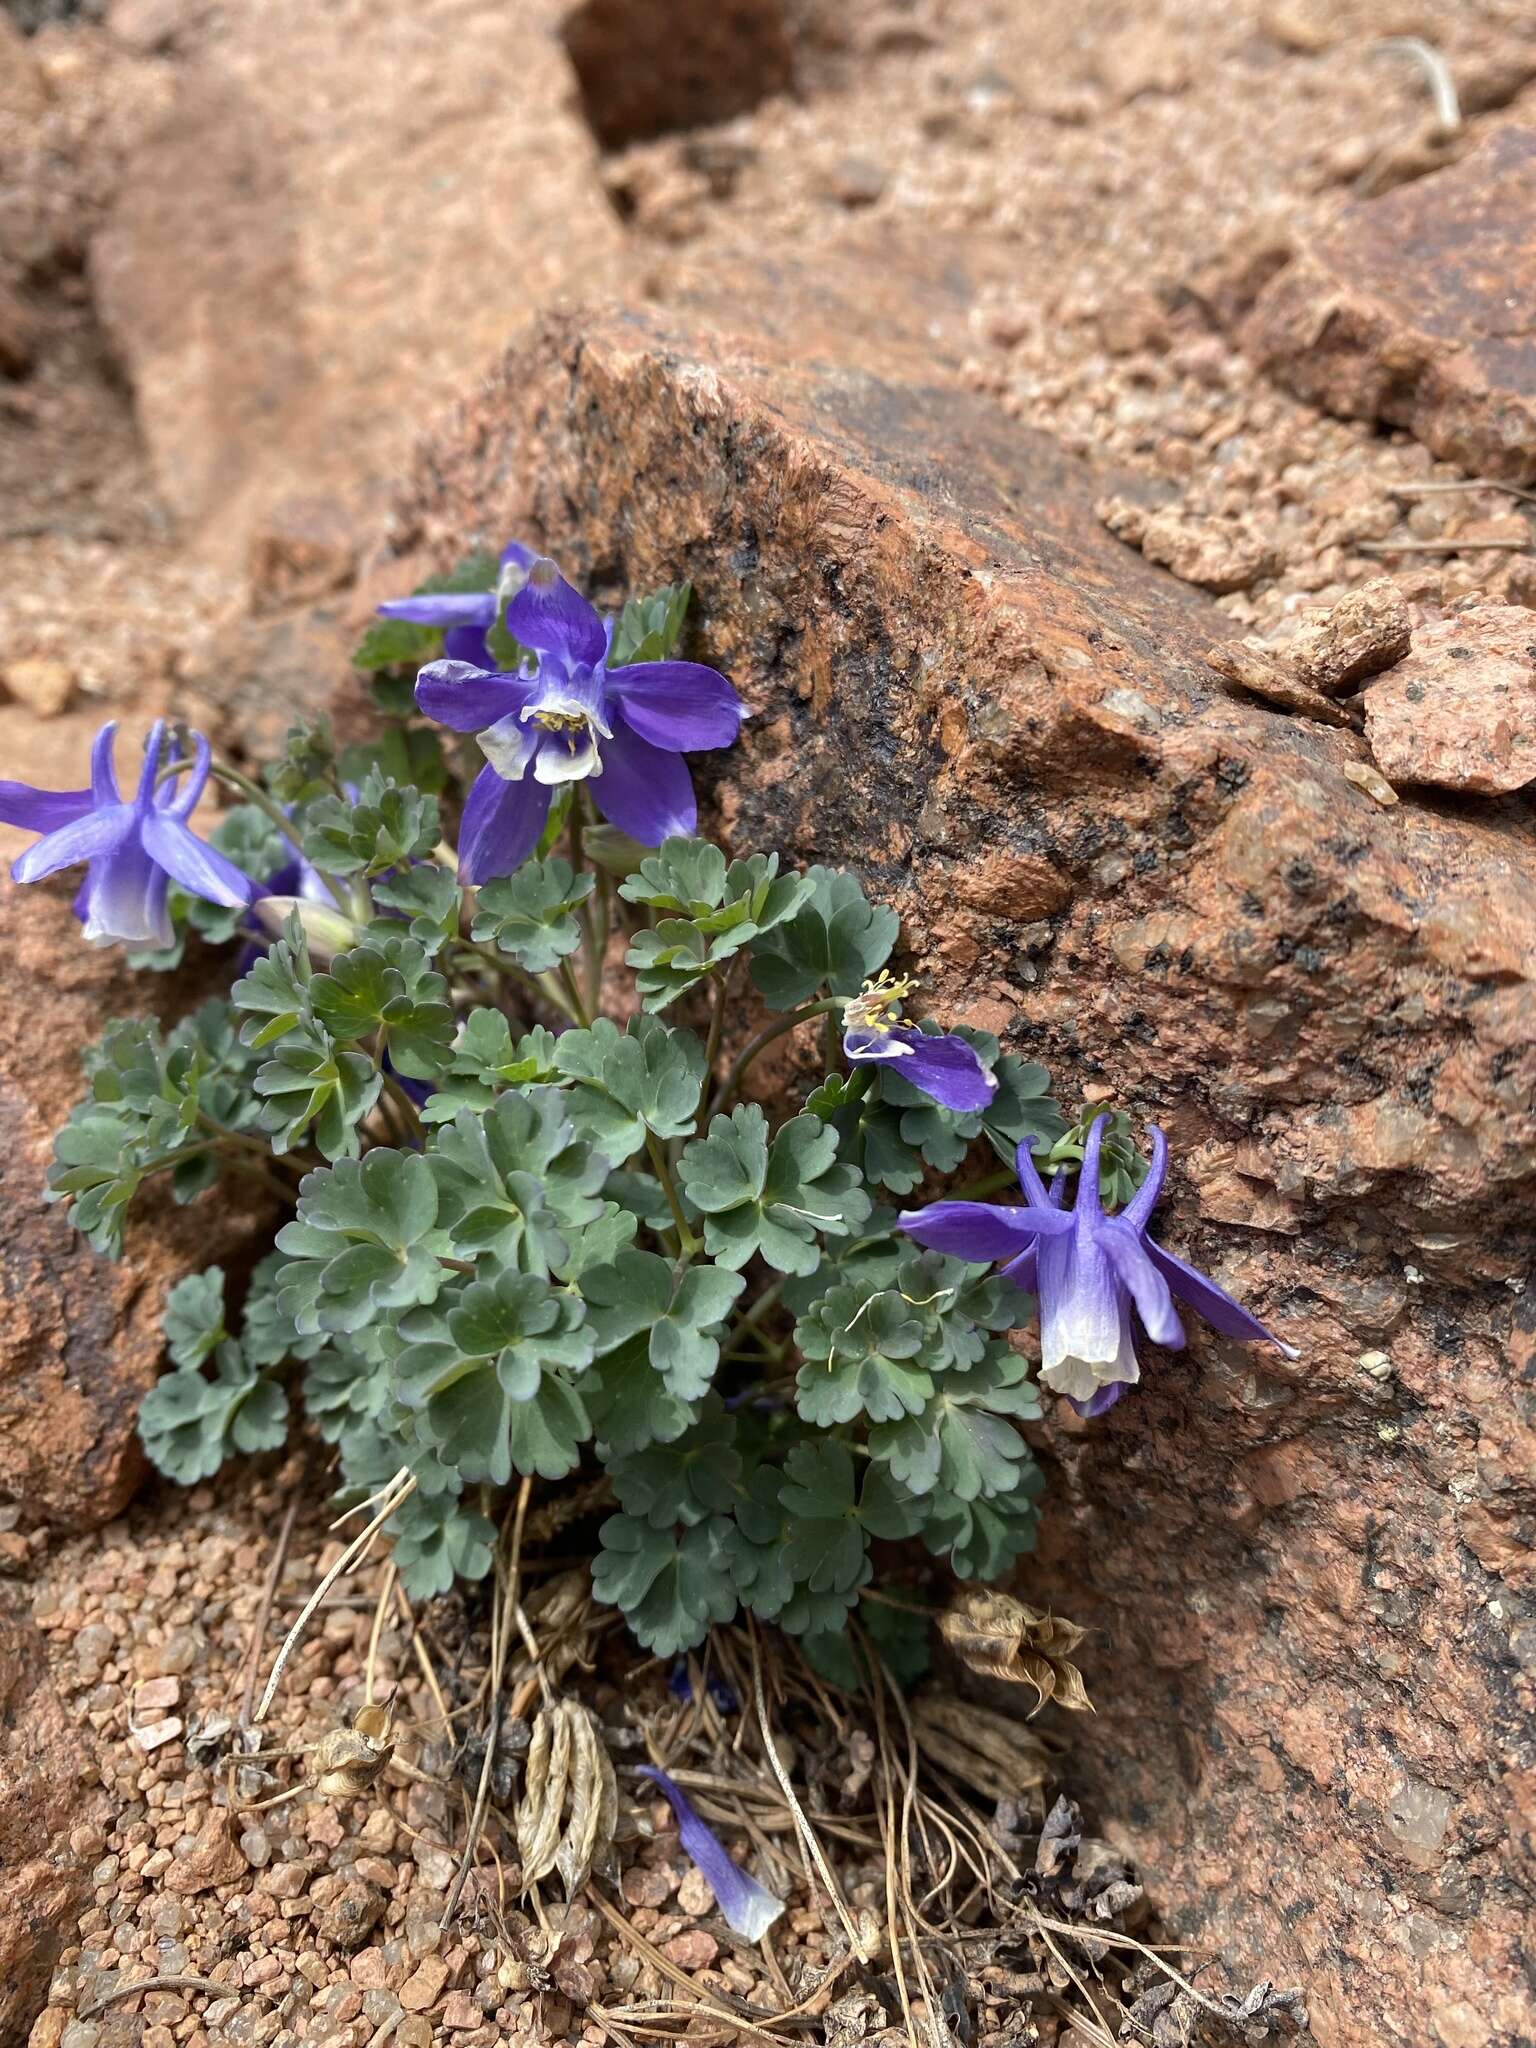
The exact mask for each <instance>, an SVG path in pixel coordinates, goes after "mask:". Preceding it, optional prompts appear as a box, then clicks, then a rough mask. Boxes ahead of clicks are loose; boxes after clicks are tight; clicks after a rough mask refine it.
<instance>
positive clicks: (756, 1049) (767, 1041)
mask: <svg viewBox="0 0 1536 2048" xmlns="http://www.w3.org/2000/svg"><path fill="white" fill-rule="evenodd" d="M842 1007H843V1003H842V998H841V997H840V996H826V997H823V999H822V1000H821V1001H820V1002H816V1003H805V1004H803V1005H802V1006H801V1008H800V1009H798V1010H791V1011H790V1013H789V1015H788V1016H787V1017H780V1018H779V1019H778V1021H777V1022H776V1023H773V1024H769V1025H765V1026H764V1028H763V1029H762V1030H761V1031H759V1032H758V1034H757V1036H756V1037H755V1038H752V1039H749V1040H748V1041H747V1043H746V1045H744V1046H743V1047H742V1050H741V1052H740V1053H739V1054H738V1056H737V1059H736V1064H735V1065H734V1066H733V1067H732V1068H731V1071H730V1073H729V1074H727V1075H726V1077H725V1080H724V1081H723V1082H722V1083H721V1085H720V1087H719V1088H718V1089H717V1090H716V1091H715V1099H714V1101H713V1102H712V1103H711V1104H710V1105H709V1113H710V1115H711V1116H718V1115H719V1113H720V1111H721V1110H722V1109H724V1107H725V1105H726V1104H727V1103H728V1102H730V1101H731V1099H732V1098H733V1097H734V1096H735V1094H736V1091H737V1090H738V1089H739V1088H740V1086H741V1082H742V1076H743V1075H744V1074H745V1073H746V1071H747V1069H748V1067H750V1066H751V1064H752V1062H753V1061H754V1060H755V1059H756V1058H757V1056H758V1054H759V1053H760V1052H762V1051H763V1049H764V1048H765V1047H766V1046H770V1045H772V1043H773V1041H774V1040H775V1039H776V1038H782V1037H783V1036H784V1034H785V1033H786V1032H787V1031H793V1030H794V1029H795V1027H796V1026H797V1025H799V1024H804V1023H805V1022H806V1020H807V1019H808V1018H810V1017H826V1016H830V1015H831V1014H832V1013H833V1012H834V1011H836V1010H840V1009H841V1008H842Z"/></svg>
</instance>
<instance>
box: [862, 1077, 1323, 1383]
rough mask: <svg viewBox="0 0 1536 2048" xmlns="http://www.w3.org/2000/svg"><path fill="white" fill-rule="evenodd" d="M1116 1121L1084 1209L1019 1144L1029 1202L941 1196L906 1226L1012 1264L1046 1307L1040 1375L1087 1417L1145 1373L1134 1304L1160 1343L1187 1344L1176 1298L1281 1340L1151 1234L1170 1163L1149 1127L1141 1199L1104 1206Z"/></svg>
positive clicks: (1094, 1150)
mask: <svg viewBox="0 0 1536 2048" xmlns="http://www.w3.org/2000/svg"><path fill="white" fill-rule="evenodd" d="M1107 1121H1108V1119H1107V1118H1105V1117H1098V1118H1096V1119H1095V1121H1094V1124H1093V1128H1092V1129H1091V1130H1090V1131H1089V1133H1088V1140H1087V1143H1086V1144H1085V1145H1084V1147H1083V1164H1082V1169H1081V1171H1080V1173H1079V1175H1078V1181H1077V1200H1076V1203H1075V1205H1074V1207H1073V1208H1072V1209H1070V1210H1065V1209H1063V1208H1062V1207H1061V1206H1060V1198H1061V1190H1062V1181H1063V1178H1064V1177H1060V1176H1059V1177H1058V1179H1057V1181H1056V1183H1055V1185H1054V1186H1053V1187H1052V1189H1051V1191H1050V1192H1049V1193H1047V1192H1046V1188H1045V1185H1044V1183H1043V1182H1042V1180H1041V1178H1040V1175H1039V1172H1038V1170H1037V1169H1036V1166H1035V1162H1034V1159H1033V1158H1032V1157H1031V1154H1030V1149H1029V1145H1028V1142H1027V1141H1026V1142H1025V1143H1024V1144H1022V1145H1020V1147H1019V1151H1018V1168H1019V1181H1020V1185H1021V1186H1022V1187H1023V1190H1024V1195H1025V1200H1026V1203H1027V1205H1028V1206H1027V1207H1025V1208H1022V1209H1015V1208H1003V1207H998V1206H997V1205H995V1204H993V1203H991V1202H933V1203H930V1204H929V1206H928V1207H927V1208H926V1209H918V1210H914V1211H911V1212H909V1213H908V1214H906V1215H904V1216H902V1217H901V1219H900V1228H901V1229H902V1230H904V1231H906V1232H907V1234H908V1236H910V1237H915V1238H916V1239H917V1241H918V1243H919V1244H922V1245H927V1246H928V1247H929V1248H930V1249H931V1250H933V1251H939V1252H949V1253H951V1254H952V1255H953V1256H954V1257H956V1258H961V1259H970V1260H972V1261H973V1262H974V1263H975V1264H977V1265H987V1264H990V1263H991V1262H992V1261H993V1260H1003V1261H1006V1263H1005V1264H1004V1266H1003V1271H1004V1272H1005V1273H1006V1274H1007V1275H1008V1277H1009V1278H1010V1279H1011V1280H1013V1281H1014V1282H1015V1284H1016V1285H1017V1286H1019V1287H1022V1288H1026V1289H1028V1290H1029V1291H1030V1292H1032V1293H1033V1294H1035V1295H1036V1296H1037V1297H1038V1299H1039V1302H1040V1352H1041V1367H1040V1377H1041V1379H1042V1380H1043V1381H1044V1382H1045V1384H1046V1385H1047V1386H1048V1387H1053V1388H1055V1390H1056V1391H1057V1392H1058V1393H1060V1394H1065V1395H1066V1397H1067V1399H1068V1400H1069V1401H1070V1402H1071V1403H1072V1406H1073V1407H1074V1408H1075V1409H1076V1410H1077V1412H1078V1414H1079V1415H1102V1414H1103V1413H1104V1411H1105V1409H1106V1408H1112V1407H1113V1406H1114V1404H1115V1402H1116V1401H1118V1400H1119V1398H1120V1395H1121V1392H1122V1391H1123V1390H1124V1388H1126V1387H1128V1386H1134V1385H1135V1383H1136V1382H1137V1380H1139V1379H1140V1377H1141V1369H1140V1366H1139V1365H1138V1364H1137V1360H1136V1350H1135V1345H1134V1343H1133V1341H1132V1333H1131V1308H1132V1305H1133V1304H1134V1306H1135V1309H1136V1312H1137V1314H1138V1315H1139V1316H1140V1317H1141V1321H1142V1324H1143V1327H1144V1328H1145V1330H1146V1333H1147V1335H1148V1336H1149V1337H1150V1338H1151V1339H1152V1341H1153V1343H1154V1344H1162V1345H1165V1346H1166V1347H1167V1348H1168V1349H1169V1350H1178V1349H1179V1348H1180V1347H1181V1346H1182V1345H1183V1343H1184V1326H1183V1324H1182V1323H1181V1322H1180V1321H1179V1317H1178V1311H1177V1310H1176V1309H1175V1307H1174V1298H1175V1296H1177V1298H1178V1299H1179V1300H1180V1301H1184V1302H1187V1303H1188V1304H1189V1306H1190V1307H1191V1308H1192V1309H1194V1310H1195V1311H1196V1312H1197V1313H1198V1314H1200V1315H1202V1316H1204V1318H1205V1320H1206V1321H1207V1322H1208V1323H1210V1324H1211V1326H1212V1327H1213V1328H1214V1329H1217V1330H1220V1331H1221V1332H1222V1333H1223V1335H1225V1336H1228V1337H1243V1338H1246V1339H1249V1340H1250V1341H1257V1340H1262V1341H1263V1342H1265V1343H1268V1344H1273V1345H1274V1346H1275V1347H1276V1349H1277V1350H1280V1351H1283V1352H1284V1353H1285V1354H1286V1356H1287V1357H1288V1358H1294V1357H1295V1356H1296V1353H1295V1352H1294V1351H1293V1350H1292V1348H1291V1346H1290V1345H1288V1344H1283V1343H1281V1341H1280V1339H1279V1338H1278V1337H1275V1336H1273V1335H1271V1333H1270V1332H1269V1331H1268V1330H1266V1329H1265V1327H1264V1325H1263V1324H1262V1323H1261V1322H1258V1321H1257V1320H1256V1319H1255V1318H1254V1317H1253V1316H1251V1315H1249V1313H1248V1311H1247V1309H1245V1308H1243V1307H1242V1306H1241V1305H1240V1304H1239V1303H1238V1302H1235V1301H1234V1300H1233V1299H1232V1297H1231V1295H1230V1294H1228V1293H1226V1292H1225V1291H1224V1290H1223V1289H1222V1288H1220V1287H1218V1286H1217V1285H1216V1283H1215V1281H1214V1280H1208V1279H1207V1278H1206V1276H1205V1275H1204V1274H1203V1273H1199V1272H1197V1271H1196V1270H1195V1268H1194V1267H1193V1266H1186V1265H1185V1263H1184V1261H1183V1260H1182V1259H1176V1258H1175V1257H1174V1255H1173V1253H1172V1252H1169V1251H1164V1249H1163V1247H1162V1246H1161V1245H1160V1244H1154V1243H1153V1242H1152V1240H1151V1238H1149V1237H1148V1235H1147V1223H1148V1220H1149V1218H1150V1217H1151V1214H1152V1210H1153V1208H1154V1207H1155V1205H1156V1202H1157V1198H1158V1195H1159V1194H1160V1192H1161V1191H1162V1185H1163V1176H1164V1174H1165V1173H1166V1172H1167V1169H1168V1141H1167V1139H1166V1138H1165V1137H1164V1136H1163V1134H1162V1132H1161V1131H1160V1130H1158V1129H1156V1128H1155V1127H1154V1128H1153V1129H1152V1130H1151V1132H1150V1136H1151V1139H1152V1164H1151V1168H1150V1170H1149V1171H1148V1174H1147V1177H1146V1179H1145V1180H1144V1181H1143V1182H1142V1184H1141V1186H1140V1188H1139V1189H1138V1190H1137V1191H1136V1194H1135V1195H1134V1196H1133V1197H1132V1199H1131V1200H1130V1201H1129V1202H1128V1203H1127V1204H1126V1206H1125V1207H1124V1208H1123V1209H1122V1210H1121V1211H1120V1213H1119V1214H1118V1215H1116V1216H1106V1215H1105V1213H1104V1210H1103V1207H1102V1205H1101V1203H1100V1201H1099V1149H1100V1146H1101V1145H1102V1143H1103V1137H1104V1127H1105V1124H1106V1123H1107Z"/></svg>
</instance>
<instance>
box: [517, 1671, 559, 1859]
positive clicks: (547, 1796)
mask: <svg viewBox="0 0 1536 2048" xmlns="http://www.w3.org/2000/svg"><path fill="white" fill-rule="evenodd" d="M566 1704H567V1703H566V1702H565V1701H564V1700H560V1701H558V1702H557V1703H556V1705H554V1706H553V1707H542V1708H540V1710H539V1714H538V1718H537V1719H536V1720H535V1721H534V1724H533V1740H532V1742H531V1743H530V1744H529V1746H528V1762H527V1765H526V1767H525V1769H524V1774H523V1798H522V1804H521V1805H520V1806H519V1807H518V1809H517V1853H518V1855H519V1857H520V1858H521V1859H522V1865H523V1886H524V1889H525V1890H526V1888H527V1887H528V1886H529V1885H534V1884H537V1883H538V1881H539V1879H540V1878H541V1877H547V1876H548V1875H549V1873H550V1871H551V1870H553V1869H554V1867H555V1851H556V1849H557V1848H558V1847H559V1844H560V1822H561V1817H562V1815H563V1814H564V1811H565V1795H566V1790H567V1787H568V1786H569V1784H570V1775H571V1719H570V1715H569V1714H568V1713H567V1712H566Z"/></svg>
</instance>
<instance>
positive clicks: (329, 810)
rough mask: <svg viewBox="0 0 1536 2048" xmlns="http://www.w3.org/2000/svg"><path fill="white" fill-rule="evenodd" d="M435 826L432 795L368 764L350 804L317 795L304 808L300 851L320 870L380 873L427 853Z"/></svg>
mask: <svg viewBox="0 0 1536 2048" xmlns="http://www.w3.org/2000/svg"><path fill="white" fill-rule="evenodd" d="M441 829H442V828H441V825H440V822H439V819H438V812H437V799H436V797H433V796H428V795H426V794H425V793H424V792H423V791H421V790H419V789H416V788H412V787H407V788H400V787H399V786H398V785H397V784H396V783H395V782H394V781H393V780H392V779H391V778H390V777H388V776H385V775H382V774H381V773H380V772H379V770H378V769H377V768H374V769H370V771H369V773H368V775H367V776H366V778H365V779H364V782H363V786H362V788H361V789H360V790H359V791H358V794H357V798H356V801H355V802H354V801H351V800H349V799H348V798H346V797H341V796H322V797H317V798H316V799H315V800H314V801H313V802H312V803H311V804H310V805H309V806H308V807H307V809H306V811H305V813H304V827H303V845H304V853H305V857H306V858H307V859H308V860H311V861H313V863H314V864H315V866H316V867H317V868H319V869H320V871H321V873H322V874H327V875H363V876H369V875H382V874H384V873H386V872H387V871H388V870H389V869H391V868H402V867H405V866H406V865H407V864H408V863H409V862H411V861H413V860H418V859H420V858H421V857H422V856H424V855H426V854H429V853H430V852H431V851H432V849H433V847H434V846H436V844H437V842H438V838H439V836H440V834H441Z"/></svg>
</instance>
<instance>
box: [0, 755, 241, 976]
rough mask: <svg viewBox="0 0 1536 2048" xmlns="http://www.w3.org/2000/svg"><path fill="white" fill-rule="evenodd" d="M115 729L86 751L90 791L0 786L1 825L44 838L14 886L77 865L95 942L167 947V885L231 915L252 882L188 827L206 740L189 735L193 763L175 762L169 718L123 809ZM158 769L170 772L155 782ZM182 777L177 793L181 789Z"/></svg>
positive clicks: (16, 867) (27, 856)
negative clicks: (82, 870) (115, 761)
mask: <svg viewBox="0 0 1536 2048" xmlns="http://www.w3.org/2000/svg"><path fill="white" fill-rule="evenodd" d="M116 731H117V726H116V724H115V723H112V724H108V725H104V726H103V727H102V729H101V731H100V732H99V733H97V735H96V739H95V742H94V744H93V746H92V748H91V786H90V788H89V789H63V790H54V789H32V788H31V787H29V785H28V784H26V783H24V782H0V822H3V823H4V824H7V825H20V826H21V827H22V828H23V830H25V831H29V832H40V833H42V835H43V837H42V838H41V839H39V840H38V842H37V844H36V845H35V846H29V847H28V848H27V850H26V852H25V853H23V854H21V855H20V856H19V857H18V858H17V859H16V860H15V861H14V862H13V863H12V865H11V874H12V877H13V878H14V879H15V880H16V881H18V882H40V881H42V880H43V878H44V876H45V875H53V874H57V873H58V871H59V869H60V868H72V867H76V866H78V865H79V863H80V862H81V861H84V862H85V864H86V867H85V885H84V887H83V888H82V889H81V891H80V893H79V895H78V896H77V897H76V898H75V914H76V915H77V916H78V917H79V918H81V919H82V920H83V922H84V924H85V938H86V941H87V943H88V944H90V945H93V946H105V945H112V944H114V943H120V944H123V945H128V946H154V947H164V946H169V945H170V944H171V943H172V941H173V938H174V936H175V935H174V933H173V931H172V928H171V918H170V912H169V910H168V909H167V907H166V896H167V893H168V891H169V888H170V884H171V883H172V882H179V883H180V884H181V886H182V888H183V889H186V890H189V891H190V892H191V894H192V895H194V896H201V897H204V898H206V900H207V901H208V902H210V903H221V904H223V905H224V906H225V908H226V909H229V910H237V909H240V908H242V907H243V906H244V905H246V904H248V903H249V902H250V901H251V900H252V898H253V896H255V894H256V893H257V892H256V884H255V883H254V882H252V880H251V879H250V877H249V876H248V875H246V874H243V873H242V872H241V870H240V869H239V868H237V867H236V866H235V864H234V862H233V861H230V860H226V859H225V857H224V855H223V854H222V853H219V852H216V851H215V849H214V848H213V847H211V846H208V845H205V843H204V842H203V841H202V840H201V839H199V838H198V837H197V836H196V835H195V834H194V833H193V832H191V831H189V830H188V828H187V819H188V818H189V817H190V816H191V815H192V812H193V811H194V810H195V809H196V808H197V802H198V799H199V798H200V797H201V795H202V793H203V791H204V789H205V788H206V787H207V784H208V762H209V749H208V742H207V741H206V740H205V739H204V738H203V737H202V735H201V733H194V734H193V736H192V743H193V746H194V748H195V757H194V759H193V761H192V762H191V763H190V764H186V763H182V762H179V761H178V758H177V754H176V749H175V743H174V742H172V743H171V745H170V747H169V749H167V744H166V736H165V720H164V719H159V720H157V721H156V723H155V724H154V726H153V727H152V728H151V729H150V734H149V738H148V739H147V740H146V741H145V742H144V771H143V773H142V774H141V775H140V777H139V787H138V790H137V792H136V794H135V795H134V798H133V801H132V802H131V803H124V802H123V799H122V796H121V795H120V793H119V791H118V787H117V777H116V775H115V774H114V773H113V769H112V740H113V735H114V734H115V733H116ZM162 763H163V764H164V765H165V766H167V767H169V766H170V765H171V764H172V763H175V764H176V765H175V768H174V772H173V773H172V774H170V775H168V776H167V778H166V780H165V781H164V782H160V781H159V779H158V778H159V775H160V770H161V766H162ZM183 775H185V776H186V778H187V780H186V783H185V785H184V787H182V788H181V789H179V790H178V788H177V786H176V785H177V784H178V783H179V782H180V781H181V778H182V776H183Z"/></svg>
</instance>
